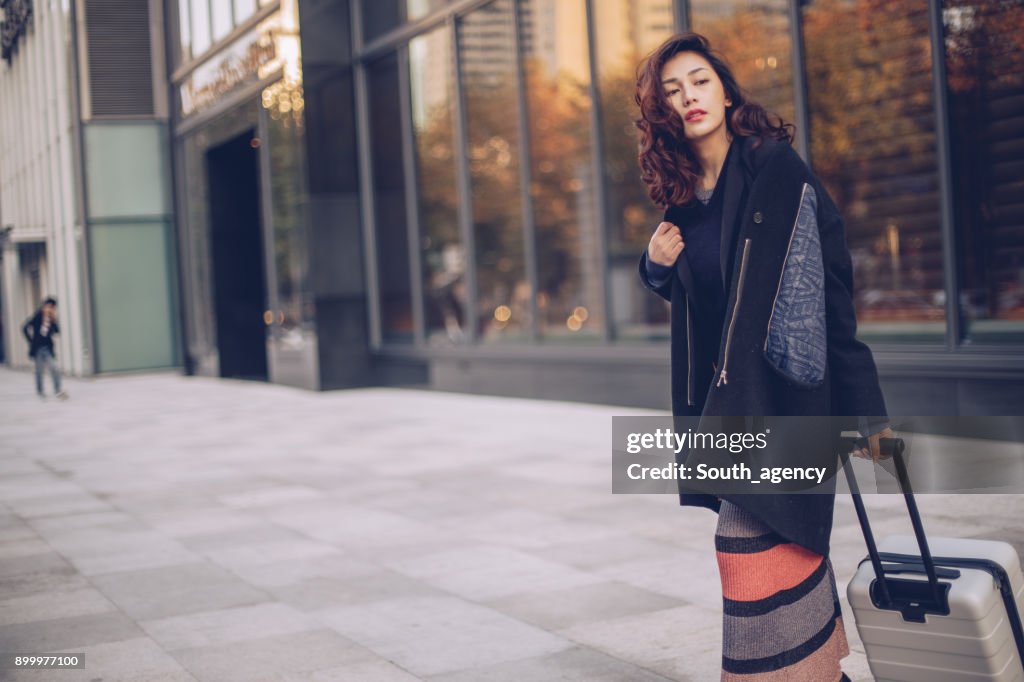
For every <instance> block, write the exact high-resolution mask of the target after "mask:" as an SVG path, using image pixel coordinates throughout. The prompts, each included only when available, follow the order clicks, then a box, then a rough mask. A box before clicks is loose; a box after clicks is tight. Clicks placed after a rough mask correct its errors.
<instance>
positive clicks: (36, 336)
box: [21, 310, 60, 358]
mask: <svg viewBox="0 0 1024 682" xmlns="http://www.w3.org/2000/svg"><path fill="white" fill-rule="evenodd" d="M42 328H43V311H41V310H38V311H36V314H35V315H33V316H32V317H30V318H28V320H26V321H25V324H24V326H22V328H21V333H22V334H24V335H25V339H27V340H28V356H29V357H30V358H34V357H35V356H36V351H38V350H39V349H40V348H49V349H50V352H51V353H53V352H54V351H53V337H54V335H56V334H59V333H60V326H58V324H57V320H51V321H50V329H49V333H47V334H46V335H45V336H44V335H43V333H42Z"/></svg>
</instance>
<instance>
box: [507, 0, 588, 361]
mask: <svg viewBox="0 0 1024 682" xmlns="http://www.w3.org/2000/svg"><path fill="white" fill-rule="evenodd" d="M519 13H520V16H519V21H520V26H521V32H522V33H521V35H522V49H523V56H522V58H523V71H524V73H525V75H526V101H527V114H528V115H527V118H528V120H529V134H530V141H529V144H530V147H529V149H530V195H531V197H532V200H533V222H534V230H535V234H536V244H537V249H536V251H537V279H538V289H539V290H538V292H537V310H538V315H539V318H540V319H539V321H538V322H539V325H540V332H541V335H542V336H543V338H544V339H545V340H567V341H578V340H580V339H588V338H589V339H599V338H601V337H602V328H603V325H604V306H603V297H604V294H603V283H602V281H601V272H600V245H599V244H598V242H597V239H598V231H597V215H596V214H595V211H594V207H595V206H596V202H597V196H596V193H595V191H594V168H593V150H592V149H591V143H590V134H591V126H590V114H591V101H590V92H589V88H590V59H589V55H588V50H587V40H586V36H587V15H586V3H585V1H584V0H559V1H558V2H557V3H551V2H546V1H544V0H525V1H524V2H521V3H520V4H519Z"/></svg>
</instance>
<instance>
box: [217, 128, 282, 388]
mask: <svg viewBox="0 0 1024 682" xmlns="http://www.w3.org/2000/svg"><path fill="white" fill-rule="evenodd" d="M254 138H255V133H254V132H253V131H252V130H249V131H247V132H245V133H243V134H241V135H239V136H238V137H235V138H233V139H231V140H229V141H228V142H225V143H224V144H221V145H219V146H217V147H213V148H211V149H210V150H209V151H208V152H206V164H207V169H208V171H209V178H210V235H211V242H212V245H211V246H212V255H213V264H212V265H213V268H212V269H213V291H214V306H213V309H214V314H215V315H216V318H217V352H218V353H219V355H220V375H221V376H222V377H233V378H237V379H257V380H261V381H266V380H267V341H266V324H265V323H264V321H263V313H264V311H265V310H266V309H267V300H266V299H267V288H266V279H265V277H264V268H263V236H262V234H263V233H262V230H261V226H260V185H259V162H258V159H259V153H258V149H257V147H256V146H254V144H253V140H254Z"/></svg>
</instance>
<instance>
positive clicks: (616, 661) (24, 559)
mask: <svg viewBox="0 0 1024 682" xmlns="http://www.w3.org/2000/svg"><path fill="white" fill-rule="evenodd" d="M67 384H68V386H67V388H68V390H69V391H70V393H71V396H72V397H71V400H70V401H68V402H56V401H53V400H52V399H51V400H50V401H47V402H40V401H39V400H38V399H36V398H35V396H34V395H33V389H32V378H31V376H30V375H29V374H27V373H23V372H12V371H8V370H4V369H0V502H2V505H0V651H7V652H49V653H53V652H76V651H77V652H84V653H85V656H86V661H87V668H86V669H85V670H77V671H62V672H60V673H56V672H53V671H20V672H18V673H13V672H11V671H0V675H3V674H4V673H5V672H6V677H5V678H4V679H12V680H32V681H36V680H39V681H43V680H45V681H46V682H49V681H50V680H61V681H65V680H67V681H72V680H98V679H102V680H103V681H104V682H114V681H119V680H125V681H128V680H130V681H132V682H137V681H140V680H146V681H148V680H154V681H155V680H159V681H171V680H203V681H209V682H230V681H232V680H289V681H299V680H303V681H305V680H321V681H326V680H345V681H352V682H409V681H412V680H430V681H431V682H476V681H478V680H487V681H495V682H504V681H507V682H546V681H553V680H576V681H579V682H618V681H629V682H654V681H664V680H691V681H693V682H713V681H715V680H718V678H719V656H720V645H721V641H720V637H721V634H720V627H721V591H720V588H719V582H718V573H717V566H716V564H715V559H714V551H713V542H712V537H713V533H714V524H715V520H716V517H715V515H714V514H713V513H711V512H708V511H705V510H701V509H680V508H679V506H678V503H677V500H676V498H675V496H673V495H612V494H611V493H610V460H611V457H610V451H609V450H610V439H611V416H612V415H626V414H653V413H652V412H651V411H639V410H635V409H627V408H613V407H602V406H593V405H581V404H574V403H562V402H547V401H531V400H518V399H504V398H491V397H479V396H466V395H457V394H447V393H440V392H422V391H412V390H393V389H367V390H353V391H339V392H330V393H310V392H305V391H300V390H295V389H290V388H284V387H279V386H270V385H264V384H254V383H245V382H234V381H224V380H214V379H202V378H186V377H181V376H177V375H175V374H150V375H132V376H122V377H106V378H99V379H90V380H74V379H71V380H68V382H67ZM867 499H868V505H869V507H870V509H871V510H872V511H873V512H874V514H875V516H874V517H873V518H875V519H876V522H875V527H876V532H877V533H878V534H879V535H882V536H884V535H886V534H888V533H891V532H901V533H907V532H910V527H909V522H907V521H906V519H905V514H904V513H901V507H900V505H901V503H902V501H901V499H900V498H898V497H895V496H873V497H869V498H867ZM979 501H980V502H982V503H981V504H979ZM920 505H921V508H922V511H923V513H924V514H925V516H926V523H927V528H928V530H929V532H931V533H933V534H936V535H946V534H948V535H956V536H984V537H994V538H1000V539H1005V540H1008V541H1010V542H1012V543H1014V545H1015V546H1016V547H1017V548H1018V551H1021V550H1024V544H1022V541H1024V521H1022V519H1024V513H1022V512H1024V498H1022V497H1021V496H1009V495H1001V496H984V497H980V496H966V495H964V496H934V495H929V496H921V499H920ZM833 547H834V550H833V555H832V560H833V564H834V566H835V568H836V572H837V577H838V579H839V582H840V585H839V586H840V591H841V593H843V594H844V595H845V588H846V583H847V581H848V580H849V579H850V576H851V575H852V572H853V570H854V569H855V567H856V564H857V561H858V560H859V559H860V558H861V557H862V556H863V554H864V549H863V540H862V538H861V537H860V530H859V528H858V527H857V525H856V520H855V517H854V515H853V511H852V506H851V505H850V503H849V501H848V500H847V499H844V498H842V497H840V498H839V499H838V501H837V508H836V521H835V529H834V533H833ZM843 609H844V613H845V614H846V618H847V630H848V634H849V638H850V645H851V648H852V649H853V653H852V654H851V656H850V657H849V658H847V659H845V661H844V667H845V669H846V670H847V672H848V673H849V674H850V676H851V677H853V678H854V679H855V680H870V679H871V676H870V672H869V670H868V667H867V663H866V660H865V658H864V654H863V649H862V647H861V644H860V641H859V639H858V638H857V633H856V628H855V627H854V624H853V617H852V612H851V611H850V610H849V607H848V605H847V604H846V602H845V597H844V602H843Z"/></svg>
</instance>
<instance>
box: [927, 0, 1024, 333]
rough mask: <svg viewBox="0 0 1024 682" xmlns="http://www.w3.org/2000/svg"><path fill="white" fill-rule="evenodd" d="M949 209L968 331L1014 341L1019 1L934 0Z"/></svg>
mask: <svg viewBox="0 0 1024 682" xmlns="http://www.w3.org/2000/svg"><path fill="white" fill-rule="evenodd" d="M942 17H943V25H944V28H945V33H946V40H945V53H946V54H945V59H946V77H947V82H946V86H947V92H948V96H949V111H950V117H951V118H952V121H951V125H950V126H949V128H950V137H951V142H952V167H953V186H954V211H955V213H954V216H955V225H956V232H957V235H958V248H957V253H958V254H959V255H960V257H961V259H962V260H961V263H960V268H961V272H962V276H961V279H962V281H961V287H962V289H961V291H962V293H961V300H960V305H961V306H962V309H963V312H964V316H965V317H966V318H967V320H968V329H967V331H968V338H969V339H971V340H975V341H982V340H984V341H1010V340H1013V341H1017V342H1020V341H1024V227H1022V226H1024V221H1022V220H1021V209H1020V198H1019V197H1020V196H1021V184H1022V183H1021V177H1022V172H1021V171H1022V167H1021V158H1022V156H1021V151H1020V150H1021V149H1022V148H1024V129H1022V128H1021V126H1020V125H1019V123H1017V122H1018V121H1020V120H1021V118H1022V117H1024V57H1022V55H1024V39H1022V37H1021V33H1020V30H1019V27H1020V26H1022V25H1024V5H1022V4H1021V3H1020V2H1011V3H1007V2H991V3H979V2H966V1H965V0H946V1H945V2H944V3H943V13H942Z"/></svg>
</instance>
